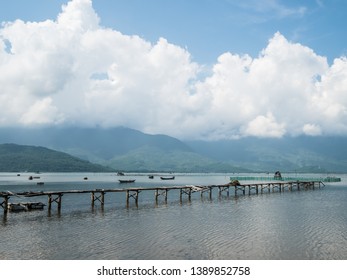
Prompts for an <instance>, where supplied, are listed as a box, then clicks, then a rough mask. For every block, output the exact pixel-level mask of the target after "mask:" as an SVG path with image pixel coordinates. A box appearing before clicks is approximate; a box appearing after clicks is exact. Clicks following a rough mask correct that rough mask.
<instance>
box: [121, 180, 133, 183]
mask: <svg viewBox="0 0 347 280" xmlns="http://www.w3.org/2000/svg"><path fill="white" fill-rule="evenodd" d="M118 181H119V183H134V182H135V180H134V179H131V180H118Z"/></svg>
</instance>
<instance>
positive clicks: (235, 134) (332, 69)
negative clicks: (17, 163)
mask: <svg viewBox="0 0 347 280" xmlns="http://www.w3.org/2000/svg"><path fill="white" fill-rule="evenodd" d="M346 18H347V1H344V0H329V1H328V0H303V1H299V0H291V1H289V0H263V1H259V0H244V1H237V0H189V1H187V0H175V1H173V0H146V1H144V0H122V1H120V0H119V1H113V0H94V1H91V0H71V1H68V0H65V1H63V0H54V1H46V0H36V1H25V0H11V1H4V0H0V22H1V26H0V126H2V127H11V126H17V127H18V126H19V127H21V126H25V127H28V126H33V127H36V126H64V125H69V126H87V127H94V126H101V127H106V128H108V127H117V126H126V127H130V128H133V129H138V130H141V131H143V132H146V133H151V134H167V135H170V136H173V137H177V138H179V139H182V140H192V139H204V140H219V139H235V138H242V137H248V136H256V137H276V138H280V137H285V136H298V135H310V136H319V135H346V134H347V59H346V55H347V36H346V35H347V34H346V33H347V31H346V29H345V27H344V26H346V21H347V20H346Z"/></svg>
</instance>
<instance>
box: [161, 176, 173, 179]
mask: <svg viewBox="0 0 347 280" xmlns="http://www.w3.org/2000/svg"><path fill="white" fill-rule="evenodd" d="M160 179H162V180H175V176H171V177H160Z"/></svg>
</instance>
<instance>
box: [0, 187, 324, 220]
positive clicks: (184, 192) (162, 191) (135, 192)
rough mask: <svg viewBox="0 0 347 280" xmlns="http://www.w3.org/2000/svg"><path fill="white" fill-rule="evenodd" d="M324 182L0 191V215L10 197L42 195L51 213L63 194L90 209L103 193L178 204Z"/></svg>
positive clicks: (299, 188)
mask: <svg viewBox="0 0 347 280" xmlns="http://www.w3.org/2000/svg"><path fill="white" fill-rule="evenodd" d="M321 186H324V183H323V182H321V181H293V182H268V183H247V184H239V183H236V182H231V183H228V184H224V185H208V186H200V185H186V186H164V187H150V188H123V189H94V190H66V191H40V192H32V191H30V192H19V193H13V192H10V191H6V192H0V207H1V208H3V211H4V214H7V212H8V211H9V209H10V208H11V207H10V206H11V204H10V202H9V200H10V198H11V197H20V198H30V197H42V196H46V197H47V198H48V199H47V200H48V204H47V206H48V207H47V208H48V211H51V209H52V207H53V204H54V205H56V206H57V209H58V211H60V210H61V208H62V197H63V195H72V194H75V195H77V194H90V197H91V206H92V207H94V205H95V203H99V204H100V205H101V206H103V205H104V204H105V195H106V194H107V193H123V194H125V199H126V207H129V205H130V200H131V201H134V203H135V205H136V206H138V202H139V194H140V193H141V192H154V200H155V203H156V204H158V203H159V198H160V197H162V198H163V200H164V202H165V203H166V202H167V200H168V193H169V191H176V193H177V192H179V198H180V202H182V200H183V197H187V198H188V200H189V201H190V200H191V197H192V194H193V193H196V192H199V193H200V195H201V197H203V195H204V194H205V193H207V195H208V197H209V198H210V199H212V194H213V190H214V189H216V190H218V195H219V196H221V195H222V194H225V195H227V196H229V195H230V189H231V191H232V192H233V193H234V195H235V196H238V194H239V193H241V194H242V195H246V194H248V195H251V194H259V193H263V192H264V191H266V192H275V191H276V192H284V191H285V190H287V191H292V190H298V191H300V190H309V189H313V190H314V189H315V188H321Z"/></svg>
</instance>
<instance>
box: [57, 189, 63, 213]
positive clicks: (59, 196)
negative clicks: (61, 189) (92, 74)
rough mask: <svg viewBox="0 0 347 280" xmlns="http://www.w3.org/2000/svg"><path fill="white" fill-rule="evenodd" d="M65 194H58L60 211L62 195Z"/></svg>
mask: <svg viewBox="0 0 347 280" xmlns="http://www.w3.org/2000/svg"><path fill="white" fill-rule="evenodd" d="M62 196H63V195H62V194H61V193H60V194H59V195H58V201H57V203H58V211H59V212H60V210H61V197H62Z"/></svg>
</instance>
